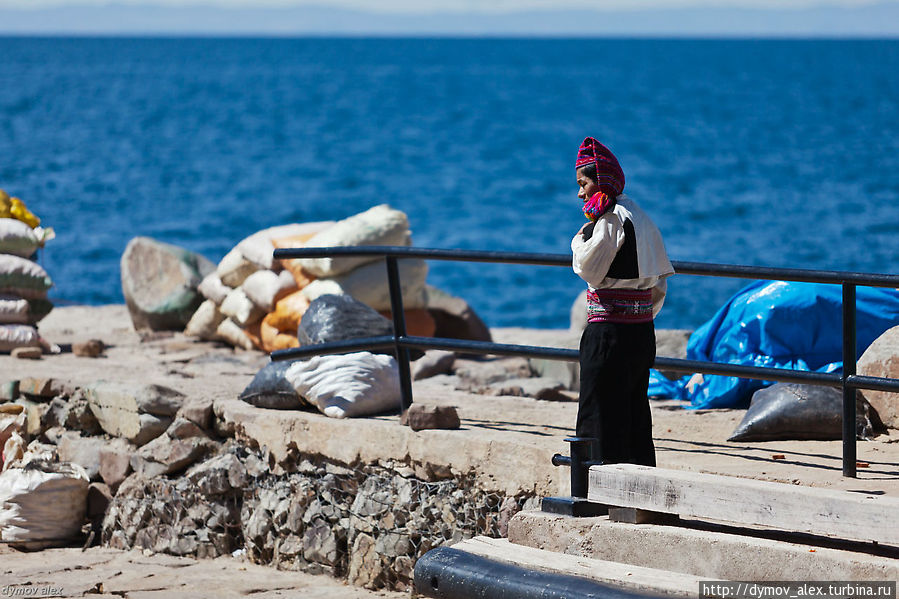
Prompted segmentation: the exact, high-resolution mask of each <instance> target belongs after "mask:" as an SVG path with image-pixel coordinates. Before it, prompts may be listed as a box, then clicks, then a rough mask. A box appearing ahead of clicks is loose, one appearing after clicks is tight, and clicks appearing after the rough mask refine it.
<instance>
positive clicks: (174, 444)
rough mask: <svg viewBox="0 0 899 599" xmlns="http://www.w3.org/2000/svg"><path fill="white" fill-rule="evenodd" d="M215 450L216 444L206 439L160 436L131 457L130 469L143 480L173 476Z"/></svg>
mask: <svg viewBox="0 0 899 599" xmlns="http://www.w3.org/2000/svg"><path fill="white" fill-rule="evenodd" d="M217 448H218V444H217V443H216V442H215V441H211V440H210V439H208V438H206V437H188V438H185V439H172V438H171V437H169V436H168V435H160V436H159V437H157V438H156V439H153V440H152V441H150V442H149V443H147V444H146V445H144V446H143V447H141V448H140V449H139V450H137V452H136V453H135V454H134V455H132V456H131V468H132V469H133V470H134V471H135V472H136V473H137V474H138V475H139V476H142V477H144V478H151V477H154V476H161V475H163V474H173V473H176V472H180V471H181V470H184V469H185V468H187V467H188V466H190V465H191V464H193V463H194V462H196V461H198V460H200V459H201V458H203V457H204V456H207V455H209V454H210V453H212V452H213V451H214V450H215V449H217Z"/></svg>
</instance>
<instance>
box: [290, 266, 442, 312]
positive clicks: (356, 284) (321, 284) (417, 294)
mask: <svg viewBox="0 0 899 599" xmlns="http://www.w3.org/2000/svg"><path fill="white" fill-rule="evenodd" d="M397 269H398V270H399V275H400V286H401V288H402V291H403V308H404V309H411V308H424V307H426V306H427V295H426V293H425V279H426V278H427V276H428V264H427V262H425V261H424V260H419V259H417V258H416V259H405V260H397ZM302 293H303V295H305V296H306V298H307V299H309V301H310V302H311V301H312V300H314V299H315V298H317V297H319V296H320V295H327V294H333V295H342V294H347V295H350V296H352V297H354V298H356V299H357V300H359V301H360V302H362V303H363V304H366V305H367V306H370V307H372V308H374V309H375V310H378V311H381V312H383V311H385V310H390V285H389V284H388V282H387V266H385V264H384V263H383V261H378V262H373V263H371V264H366V265H365V266H360V267H359V268H357V269H355V270H351V271H350V272H348V273H346V274H344V275H340V276H338V277H334V278H333V279H317V280H315V281H312V282H311V283H309V284H308V285H306V286H305V287H303V290H302Z"/></svg>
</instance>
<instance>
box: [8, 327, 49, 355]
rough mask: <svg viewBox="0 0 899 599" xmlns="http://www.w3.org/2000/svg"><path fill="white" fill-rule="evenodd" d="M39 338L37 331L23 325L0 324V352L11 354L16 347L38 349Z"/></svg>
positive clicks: (39, 344)
mask: <svg viewBox="0 0 899 599" xmlns="http://www.w3.org/2000/svg"><path fill="white" fill-rule="evenodd" d="M40 346H41V336H40V335H39V334H38V332H37V329H36V328H34V327H32V326H28V325H25V324H0V352H11V351H12V350H14V349H16V348H17V347H40Z"/></svg>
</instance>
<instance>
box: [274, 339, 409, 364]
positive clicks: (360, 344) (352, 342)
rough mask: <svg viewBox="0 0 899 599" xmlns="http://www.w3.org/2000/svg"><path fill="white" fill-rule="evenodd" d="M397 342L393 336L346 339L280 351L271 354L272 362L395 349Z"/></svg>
mask: <svg viewBox="0 0 899 599" xmlns="http://www.w3.org/2000/svg"><path fill="white" fill-rule="evenodd" d="M394 343H395V340H394V338H393V336H391V335H384V336H382V337H365V338H360V339H346V340H344V341H330V342H328V343H318V344H315V345H305V346H303V347H292V348H290V349H280V350H278V351H273V352H272V354H271V360H272V362H281V361H283V360H302V359H303V358H311V357H312V356H324V355H327V354H347V353H351V352H356V351H369V350H372V349H387V348H389V347H393V346H394Z"/></svg>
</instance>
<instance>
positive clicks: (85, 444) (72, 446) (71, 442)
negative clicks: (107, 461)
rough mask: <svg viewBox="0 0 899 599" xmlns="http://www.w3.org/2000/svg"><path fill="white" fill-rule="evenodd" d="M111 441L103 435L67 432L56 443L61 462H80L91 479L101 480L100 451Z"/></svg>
mask: <svg viewBox="0 0 899 599" xmlns="http://www.w3.org/2000/svg"><path fill="white" fill-rule="evenodd" d="M108 443H109V442H108V441H107V440H106V439H104V438H103V437H82V436H81V435H79V434H78V433H66V434H63V435H62V436H61V438H60V439H59V442H58V443H57V445H56V451H57V453H58V455H59V460H60V461H61V462H71V463H73V464H78V465H79V466H81V467H82V468H84V471H85V472H87V476H88V478H89V479H90V480H100V451H101V450H102V449H103V448H104V447H105V446H106V445H107V444H108Z"/></svg>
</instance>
